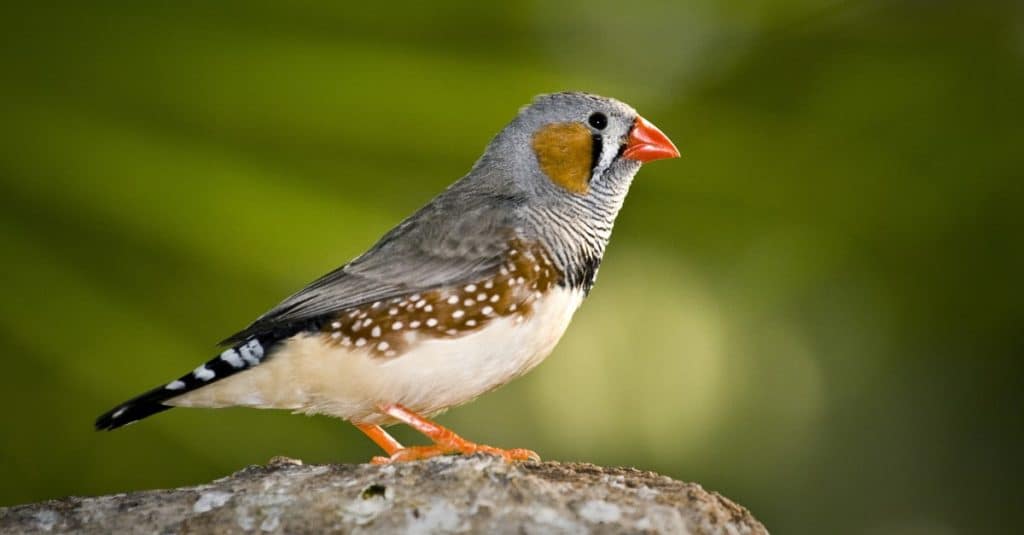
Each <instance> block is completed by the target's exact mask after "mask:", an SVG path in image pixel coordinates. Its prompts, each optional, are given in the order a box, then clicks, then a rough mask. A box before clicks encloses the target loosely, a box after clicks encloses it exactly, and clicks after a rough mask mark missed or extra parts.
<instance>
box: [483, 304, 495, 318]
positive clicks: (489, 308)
mask: <svg viewBox="0 0 1024 535" xmlns="http://www.w3.org/2000/svg"><path fill="white" fill-rule="evenodd" d="M480 312H483V313H484V315H486V316H490V315H491V313H493V312H494V307H492V306H491V305H487V306H485V307H484V308H483V310H481V311H480Z"/></svg>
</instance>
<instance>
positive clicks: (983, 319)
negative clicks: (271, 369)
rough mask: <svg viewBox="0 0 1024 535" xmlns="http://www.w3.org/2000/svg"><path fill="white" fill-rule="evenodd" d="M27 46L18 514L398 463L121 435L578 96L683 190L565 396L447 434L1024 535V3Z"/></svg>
mask: <svg viewBox="0 0 1024 535" xmlns="http://www.w3.org/2000/svg"><path fill="white" fill-rule="evenodd" d="M0 9H2V16H0V29H2V31H0V67H2V71H0V72H2V77H3V80H2V83H0V112H2V116H3V117H4V122H3V124H4V128H3V131H2V139H0V147H2V148H0V193H2V196H0V253H2V255H3V258H4V259H5V267H6V276H5V277H3V286H2V289H3V293H4V299H3V300H2V301H0V334H2V336H0V347H2V349H3V354H4V355H5V360H4V371H3V373H2V374H0V402H2V403H3V420H2V423H3V425H2V433H3V440H2V443H0V476H2V480H3V485H2V487H0V504H13V503H18V502H25V501H32V500H40V499H44V498H50V497H56V496H61V495H65V494H96V493H107V492H115V491H126V490H134V489H144V488H153V487H169V486H174V485H182V484H188V483H196V482H201V481H205V480H209V479H211V478H214V477H217V476H221V475H224V474H226V473H228V472H231V471H233V470H235V469H238V468H240V467H242V466H244V465H247V464H250V463H260V462H264V461H266V460H267V459H268V458H269V457H271V456H272V455H278V454H283V455H290V456H295V457H300V458H303V459H305V460H307V461H309V462H359V461H363V460H365V459H367V458H368V457H369V456H370V455H372V454H374V447H373V446H372V444H371V443H370V442H369V441H368V440H366V439H365V438H364V437H363V436H361V435H360V434H359V433H358V431H356V430H355V429H354V428H352V427H351V426H349V425H346V424H344V423H342V422H338V421H334V420H331V419H328V418H322V417H319V418H305V417H296V416H291V415H288V414H284V413H277V412H272V411H254V410H245V409H231V410H222V411H197V410H191V411H190V410H175V411H171V412H169V413H167V414H166V415H161V416H159V417H157V418H153V419H152V420H147V421H145V422H143V423H140V424H139V425H136V426H133V427H130V428H128V429H125V430H123V431H118V432H115V433H110V434H107V433H102V434H101V433H94V432H92V431H91V427H90V426H91V423H92V419H93V418H94V417H95V416H96V415H97V414H99V413H100V412H101V411H103V410H106V409H107V408H109V407H110V406H112V405H113V404H115V403H117V402H119V401H121V400H123V399H125V398H127V397H129V396H132V395H134V394H136V393H138V392H139V391H141V390H142V389H145V388H148V387H150V386H152V385H155V384H159V383H160V382H163V381H166V380H168V379H169V378H171V377H175V376H176V375H178V374H180V373H182V372H183V371H184V370H187V369H191V368H192V367H193V366H195V365H196V364H197V363H198V362H200V361H202V360H204V359H205V358H207V357H208V356H210V355H212V354H213V352H214V351H215V349H214V347H213V345H212V344H213V343H214V342H216V341H217V340H219V339H221V338H222V337H223V336H225V335H227V334H229V333H231V332H233V331H234V330H235V329H238V328H240V327H242V326H244V325H245V324H246V323H247V322H248V320H250V319H251V318H253V317H255V316H256V315H258V314H259V313H261V312H262V311H264V310H265V309H266V308H268V307H269V306H271V305H273V304H274V303H275V302H276V301H277V300H278V299H280V298H282V297H284V296H285V295H286V294H288V293H290V292H291V291H293V290H295V289H297V288H298V287H300V286H301V285H302V284H304V283H305V282H307V281H309V280H310V279H312V278H314V277H316V276H317V275H319V274H321V273H323V272H325V271H327V270H329V269H331V268H333V267H335V266H336V265H338V264H340V263H342V262H344V261H346V260H348V259H350V258H351V257H353V256H355V255H357V254H358V253H359V252H361V251H362V250H363V249H364V248H365V247H367V246H368V245H370V244H371V243H372V242H373V241H374V239H375V238H376V237H377V236H379V235H380V234H382V233H383V232H384V231H386V230H387V229H388V228H389V227H390V226H391V225H393V224H394V223H395V222H397V221H398V220H399V219H400V218H402V217H403V216H404V215H406V214H408V213H409V212H411V211H412V210H414V209H415V208H416V207H418V206H419V205H421V204H422V203H424V202H426V201H427V200H428V199H429V198H430V197H431V196H432V195H433V194H435V193H436V192H437V191H439V190H440V189H441V188H443V187H444V186H445V185H446V184H448V183H449V182H451V181H452V180H454V179H455V178H457V177H459V176H460V175H461V174H462V173H464V172H465V171H466V170H467V169H468V168H469V166H470V164H471V163H472V162H473V161H474V159H475V158H476V157H477V156H478V154H479V152H480V151H481V149H482V148H483V146H484V144H485V143H486V142H487V140H488V139H489V138H490V136H491V135H493V134H494V133H495V132H496V131H497V130H498V129H499V128H500V127H501V126H502V125H503V124H504V123H505V122H506V121H508V120H509V119H510V118H511V117H512V116H513V115H514V113H515V111H516V109H517V108H518V107H519V106H521V105H523V104H525V103H526V102H528V101H529V100H530V99H531V98H532V96H533V95H535V94H537V93H541V92H550V91H556V90H562V89H584V90H590V91H594V92H597V93H602V94H608V95H610V96H615V97H618V98H620V99H622V100H625V101H627V102H629V103H631V104H633V105H634V106H635V107H637V108H638V109H639V110H640V111H641V112H642V113H643V114H644V115H645V116H647V117H648V118H650V119H651V120H652V121H654V122H655V123H656V124H658V125H659V126H660V127H661V128H662V129H663V130H664V131H666V132H667V133H668V134H669V135H670V136H672V138H673V139H674V140H675V142H676V144H677V145H678V146H679V147H680V148H681V149H682V151H683V159H682V160H676V161H671V162H658V163H657V164H653V165H651V166H649V167H648V168H645V169H644V170H643V171H642V172H641V174H640V176H639V177H638V179H637V181H636V182H635V184H634V188H633V193H632V195H631V196H630V199H629V201H628V202H627V206H626V208H625V209H624V211H623V214H622V216H621V217H620V219H619V223H618V226H617V229H616V236H615V238H614V239H613V243H612V246H611V249H610V252H609V254H608V257H607V259H606V263H605V264H604V265H603V267H602V270H601V280H600V281H599V283H598V285H597V287H596V289H595V291H594V293H593V294H592V297H591V298H590V300H589V301H588V302H587V304H586V305H585V306H584V307H583V309H582V310H581V311H580V312H579V314H578V315H577V321H576V322H575V323H574V325H573V327H572V328H571V329H570V331H569V333H568V334H567V335H566V338H565V339H564V340H563V342H562V344H561V345H560V346H559V348H558V349H557V350H556V352H555V354H554V355H553V356H552V358H551V359H549V360H548V361H547V362H546V363H545V364H544V365H543V366H541V367H540V368H539V369H538V370H537V371H535V372H534V373H532V374H530V375H528V376H527V377H525V378H523V379H520V380H519V381H517V382H515V383H513V384H511V385H509V386H507V387H505V388H504V389H502V390H499V391H498V392H495V393H493V394H490V395H488V396H485V397H484V398H482V399H480V400H479V401H477V402H476V403H474V404H471V405H469V406H467V407H465V408H461V409H459V410H456V411H453V412H451V413H450V414H448V415H446V416H444V417H442V418H441V420H442V422H444V423H446V424H450V425H451V426H453V427H454V428H455V429H457V430H459V431H461V432H463V433H464V434H465V435H467V436H468V437H470V438H474V439H477V440H481V441H485V442H490V443H495V444H499V445H506V446H527V447H531V448H534V449H536V450H538V451H539V452H540V453H541V454H542V455H543V456H544V457H546V458H549V459H564V460H570V459H571V460H586V461H592V462H596V463H603V464H628V465H636V466H639V467H643V468H648V469H653V470H659V471H662V472H664V473H667V474H670V475H672V476H675V477H678V478H682V479H687V480H695V481H699V482H701V483H703V484H704V485H706V486H707V487H709V488H711V489H716V490H719V491H721V492H723V493H725V494H726V495H728V496H731V497H732V498H734V499H736V500H737V501H739V502H740V503H743V504H745V505H747V506H748V507H750V508H751V509H752V510H753V512H754V513H755V514H756V515H757V516H758V517H759V518H761V519H762V520H763V521H764V522H765V523H766V524H767V525H768V526H769V527H770V528H772V529H773V531H775V532H778V533H822V532H828V533H873V534H881V533H901V534H902V533H973V532H986V531H1001V530H1000V528H1002V527H1004V526H1005V525H1006V523H1008V522H1009V521H1010V520H1011V519H1013V518H1014V517H1015V516H1016V512H1017V507H1018V506H1019V503H1020V502H1019V501H1018V500H1019V499H1020V498H1021V496H1020V491H1019V489H1020V485H1019V482H1018V481H1017V477H1018V476H1019V474H1020V473H1021V466H1020V464H1021V461H1020V451H1021V447H1022V444H1021V433H1022V430H1021V425H1020V423H1021V405H1022V404H1021V397H1022V392H1021V388H1020V387H1021V384H1024V383H1022V381H1021V379H1022V377H1021V376H1022V373H1021V372H1022V367H1024V362H1022V360H1021V356H1022V349H1024V338H1022V333H1024V328H1022V327H1024V285H1022V284H1021V282H1020V276H1021V273H1022V272H1024V252H1022V247H1021V243H1022V233H1021V231H1022V227H1021V224H1020V223H1021V221H1020V219H1021V218H1020V212H1021V207H1022V206H1024V204H1022V201H1024V194H1022V178H1024V177H1022V176H1021V175H1022V169H1024V149H1022V142H1024V121H1022V119H1024V114H1022V113H1021V112H1022V111H1024V110H1022V105H1021V103H1022V95H1024V8H1022V7H1021V4H1020V3H1019V2H1006V3H999V2H974V3H969V2H956V1H946V2H922V1H900V2H881V1H855V2H811V1H808V0H759V1H755V2H747V3H741V4H736V3H721V2H712V1H710V0H690V1H686V2H674V3H669V2H665V3H658V2H653V1H652V2H643V1H636V2H629V3H628V4H622V3H618V2H606V1H597V0H588V1H582V0H575V1H571V2H564V3H560V4H558V7H557V8H555V7H554V5H553V4H550V3H545V2H506V3H502V4H498V3H494V4H486V5H484V4H478V3H463V4H458V3H452V4H448V3H446V4H443V5H436V3H423V4H408V5H400V6H399V5H392V4H390V3H389V4H388V6H387V8H386V9H384V8H380V9H378V8H376V7H374V4H373V3H369V4H367V3H337V2H335V3H332V2H310V1H300V2H269V1H253V0H249V1H246V2H240V1H236V2H146V3H142V4H139V3H135V2H81V3H77V2H65V3H63V4H60V5H58V4H56V3H52V2H38V3H24V4H22V5H17V6H16V5H5V6H4V7H3V8H0ZM398 435H399V437H400V438H402V439H406V440H410V441H413V442H415V441H417V440H418V439H417V438H416V437H415V436H414V435H413V434H411V433H409V432H407V431H405V430H399V431H398ZM837 526H841V527H837Z"/></svg>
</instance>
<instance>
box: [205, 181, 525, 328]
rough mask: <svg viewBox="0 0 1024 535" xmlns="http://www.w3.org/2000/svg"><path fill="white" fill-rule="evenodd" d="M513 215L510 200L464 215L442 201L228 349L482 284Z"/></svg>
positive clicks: (511, 230)
mask: <svg viewBox="0 0 1024 535" xmlns="http://www.w3.org/2000/svg"><path fill="white" fill-rule="evenodd" d="M460 204H462V206H461V207H460V208H454V206H458V205H460ZM512 204H514V202H513V203H512ZM509 208H510V203H509V199H508V198H502V199H490V200H483V201H481V202H478V203H474V205H473V206H470V207H469V208H466V207H465V199H464V198H463V199H458V198H456V199H450V198H447V197H446V196H444V195H442V196H441V197H438V198H436V199H435V200H434V201H433V202H432V203H430V204H429V205H427V206H426V207H424V208H423V209H421V210H420V211H419V212H417V213H416V214H414V215H413V216H411V217H409V218H408V219H406V220H405V221H403V222H402V223H401V224H399V225H398V226H397V227H395V228H394V229H392V230H391V231H390V232H388V233H387V234H386V235H384V237H383V238H381V239H380V241H378V242H377V244H376V245H374V246H373V247H372V248H371V249H370V250H369V251H367V252H366V253H365V254H363V255H362V256H360V257H359V258H356V259H355V260H353V261H352V262H350V263H348V264H346V265H344V266H342V267H340V268H338V269H336V270H334V271H332V272H330V273H328V274H327V275H324V276H323V277H321V278H319V279H317V280H316V281H314V282H313V283H311V284H310V285H309V286H306V287H305V288H303V289H302V290H301V291H299V292H298V293H296V294H294V295H292V296H291V297H288V298H287V299H285V300H284V301H282V302H281V303H280V304H278V305H277V306H276V307H274V308H272V309H271V310H270V311H268V312H267V313H266V314H263V315H262V316H260V317H259V318H258V319H257V320H256V321H255V322H254V323H253V324H252V325H250V326H249V327H247V328H246V329H244V330H242V331H240V332H238V333H236V334H234V335H232V336H231V337H229V338H227V339H226V340H224V342H223V343H224V344H233V343H237V342H241V341H243V340H245V339H247V338H248V337H250V336H253V335H260V334H264V333H271V332H279V331H281V332H282V334H290V333H289V331H293V330H294V329H295V327H296V326H297V325H301V324H304V323H308V322H309V321H312V320H315V319H317V318H320V317H322V316H324V315H327V314H331V313H334V312H339V311H342V310H345V309H350V308H353V307H358V306H360V305H364V304H367V303H372V302H374V301H382V300H385V299H391V298H394V297H399V296H402V295H409V294H412V293H416V292H421V291H426V290H430V289H434V288H440V287H445V286H452V285H458V284H465V283H468V282H473V281H477V280H480V279H482V278H484V277H486V276H487V275H489V274H491V273H493V272H495V271H497V270H498V269H499V266H500V264H501V262H502V260H503V255H504V252H505V250H506V249H507V247H508V243H509V240H511V239H512V238H513V237H514V236H515V226H516V225H515V222H514V221H512V213H511V211H510V210H509Z"/></svg>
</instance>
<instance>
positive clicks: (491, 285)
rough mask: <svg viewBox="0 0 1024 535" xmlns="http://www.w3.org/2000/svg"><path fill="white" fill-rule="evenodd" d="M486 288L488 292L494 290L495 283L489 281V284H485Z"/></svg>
mask: <svg viewBox="0 0 1024 535" xmlns="http://www.w3.org/2000/svg"><path fill="white" fill-rule="evenodd" d="M484 288H487V289H488V290H490V289H491V288H494V283H493V282H491V281H487V282H485V283H484Z"/></svg>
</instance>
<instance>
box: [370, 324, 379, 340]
mask: <svg viewBox="0 0 1024 535" xmlns="http://www.w3.org/2000/svg"><path fill="white" fill-rule="evenodd" d="M370 336H372V337H374V338H377V337H379V336H380V325H374V326H373V330H372V331H370Z"/></svg>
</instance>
